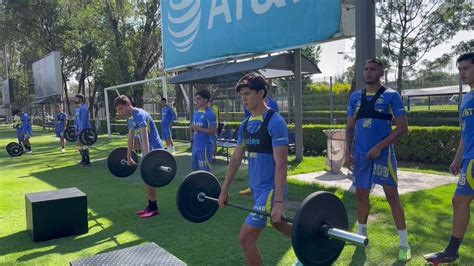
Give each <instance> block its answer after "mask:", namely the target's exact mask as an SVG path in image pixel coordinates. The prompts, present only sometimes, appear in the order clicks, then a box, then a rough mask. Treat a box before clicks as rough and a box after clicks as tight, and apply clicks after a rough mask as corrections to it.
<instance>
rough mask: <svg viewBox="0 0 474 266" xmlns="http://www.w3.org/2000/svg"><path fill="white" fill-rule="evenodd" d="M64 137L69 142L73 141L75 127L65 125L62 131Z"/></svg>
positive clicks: (74, 138)
mask: <svg viewBox="0 0 474 266" xmlns="http://www.w3.org/2000/svg"><path fill="white" fill-rule="evenodd" d="M64 138H65V139H66V140H67V141H69V142H74V141H76V140H77V139H76V127H74V126H70V127H67V128H66V130H65V131H64Z"/></svg>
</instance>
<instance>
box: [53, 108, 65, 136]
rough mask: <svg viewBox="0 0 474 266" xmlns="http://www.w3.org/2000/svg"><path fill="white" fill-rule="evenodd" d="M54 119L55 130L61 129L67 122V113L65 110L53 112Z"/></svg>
mask: <svg viewBox="0 0 474 266" xmlns="http://www.w3.org/2000/svg"><path fill="white" fill-rule="evenodd" d="M54 120H56V131H63V130H64V128H65V127H66V123H67V114H66V113H65V112H59V113H55V114H54Z"/></svg>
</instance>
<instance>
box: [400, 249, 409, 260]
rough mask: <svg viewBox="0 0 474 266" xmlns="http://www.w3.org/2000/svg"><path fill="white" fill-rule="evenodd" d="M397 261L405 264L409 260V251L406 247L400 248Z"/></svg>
mask: <svg viewBox="0 0 474 266" xmlns="http://www.w3.org/2000/svg"><path fill="white" fill-rule="evenodd" d="M398 260H399V261H402V262H405V261H409V260H411V249H410V248H407V247H400V251H399V252H398Z"/></svg>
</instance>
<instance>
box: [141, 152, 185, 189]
mask: <svg viewBox="0 0 474 266" xmlns="http://www.w3.org/2000/svg"><path fill="white" fill-rule="evenodd" d="M166 169H168V171H167V170H166ZM176 170H177V165H176V159H175V158H174V157H173V155H172V154H171V153H169V152H168V151H166V150H162V149H159V150H153V151H151V152H149V153H148V154H147V155H145V157H144V158H143V161H142V163H141V166H140V173H141V175H142V178H143V181H144V182H145V183H146V184H147V185H149V186H151V187H163V186H166V185H168V184H169V183H170V182H171V181H172V180H173V178H174V177H175V176H176Z"/></svg>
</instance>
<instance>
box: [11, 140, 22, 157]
mask: <svg viewBox="0 0 474 266" xmlns="http://www.w3.org/2000/svg"><path fill="white" fill-rule="evenodd" d="M7 152H8V155H10V156H11V157H18V156H21V155H22V154H23V152H24V150H23V146H21V145H20V144H18V143H16V142H10V143H8V145H7Z"/></svg>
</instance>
